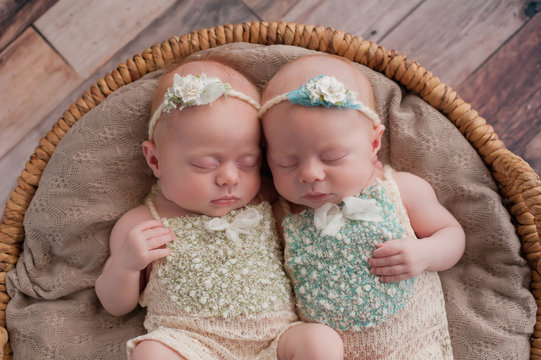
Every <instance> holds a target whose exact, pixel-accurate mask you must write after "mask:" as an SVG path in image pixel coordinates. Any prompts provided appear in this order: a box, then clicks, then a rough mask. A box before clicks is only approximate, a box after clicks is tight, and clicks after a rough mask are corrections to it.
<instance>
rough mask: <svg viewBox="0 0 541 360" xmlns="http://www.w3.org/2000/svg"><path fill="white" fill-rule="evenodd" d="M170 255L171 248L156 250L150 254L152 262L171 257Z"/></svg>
mask: <svg viewBox="0 0 541 360" xmlns="http://www.w3.org/2000/svg"><path fill="white" fill-rule="evenodd" d="M169 254H171V250H170V249H169V248H159V249H154V250H152V252H151V253H150V258H151V259H152V261H155V260H158V259H161V258H164V257H166V256H169Z"/></svg>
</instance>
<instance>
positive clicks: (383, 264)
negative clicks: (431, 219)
mask: <svg viewBox="0 0 541 360" xmlns="http://www.w3.org/2000/svg"><path fill="white" fill-rule="evenodd" d="M368 264H369V265H370V266H372V270H371V272H372V273H373V274H376V275H379V279H380V280H381V281H383V282H391V281H401V280H406V279H410V278H412V277H415V276H417V275H419V274H421V273H422V272H423V271H425V270H426V268H427V267H428V264H429V262H428V255H427V254H426V249H425V248H424V246H423V243H422V241H421V240H418V239H416V238H402V239H398V240H391V241H387V242H384V243H383V244H378V249H376V250H375V251H374V257H372V258H371V259H370V260H369V261H368Z"/></svg>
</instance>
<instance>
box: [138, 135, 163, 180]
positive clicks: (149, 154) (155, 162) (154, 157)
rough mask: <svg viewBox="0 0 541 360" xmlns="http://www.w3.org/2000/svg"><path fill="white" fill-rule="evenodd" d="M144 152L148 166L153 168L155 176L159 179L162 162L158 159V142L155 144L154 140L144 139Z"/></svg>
mask: <svg viewBox="0 0 541 360" xmlns="http://www.w3.org/2000/svg"><path fill="white" fill-rule="evenodd" d="M142 147H143V154H144V155H145V159H146V161H147V164H148V166H149V167H150V169H152V172H153V173H154V176H155V177H157V178H158V179H159V178H160V162H159V159H158V154H157V151H156V144H154V143H153V142H152V141H148V140H147V141H144V142H143V145H142Z"/></svg>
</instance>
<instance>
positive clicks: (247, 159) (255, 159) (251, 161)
mask: <svg viewBox="0 0 541 360" xmlns="http://www.w3.org/2000/svg"><path fill="white" fill-rule="evenodd" d="M258 164H259V155H243V156H241V157H240V158H239V159H238V160H237V166H238V167H239V168H253V167H254V166H257V165H258Z"/></svg>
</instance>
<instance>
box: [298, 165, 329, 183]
mask: <svg viewBox="0 0 541 360" xmlns="http://www.w3.org/2000/svg"><path fill="white" fill-rule="evenodd" d="M324 178H325V171H324V169H323V166H321V164H320V163H319V162H318V161H316V160H310V161H307V162H306V163H305V164H302V165H301V169H300V171H299V180H300V182H314V181H321V180H323V179H324Z"/></svg>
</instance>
